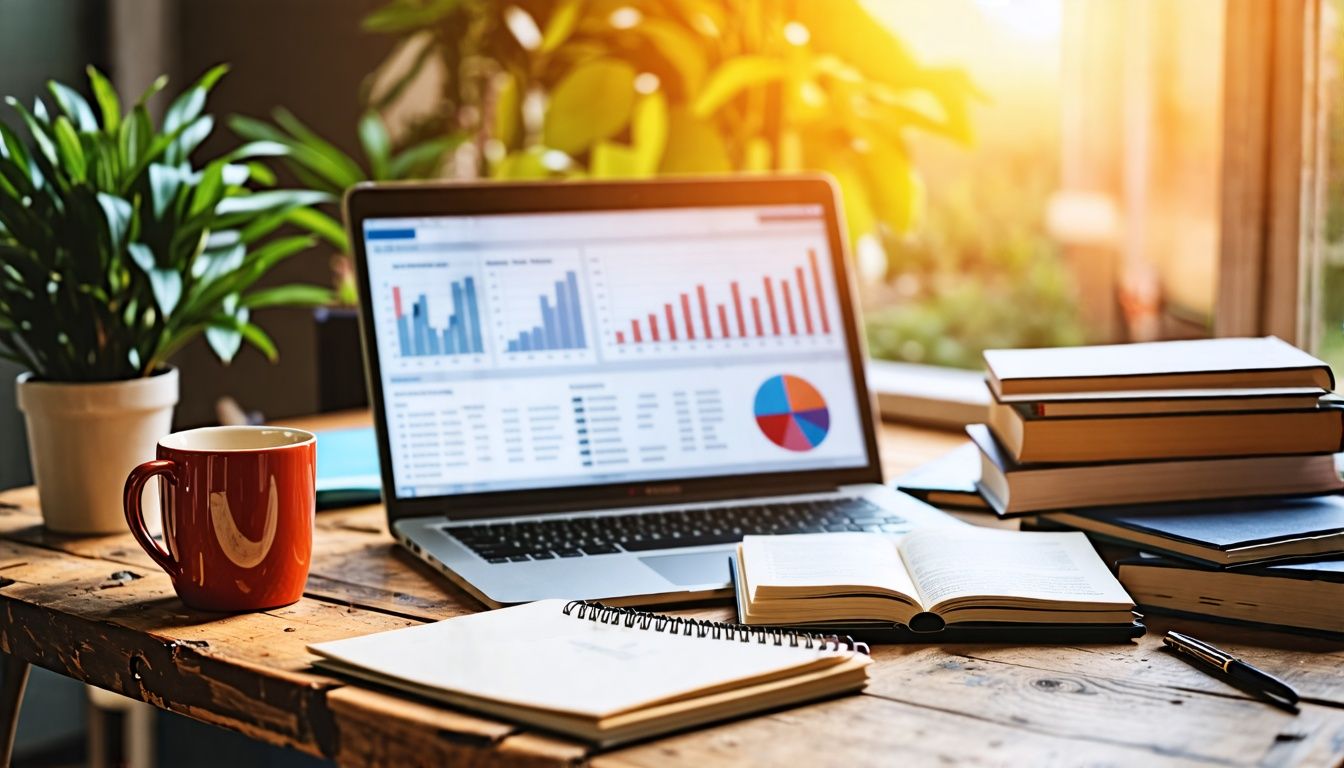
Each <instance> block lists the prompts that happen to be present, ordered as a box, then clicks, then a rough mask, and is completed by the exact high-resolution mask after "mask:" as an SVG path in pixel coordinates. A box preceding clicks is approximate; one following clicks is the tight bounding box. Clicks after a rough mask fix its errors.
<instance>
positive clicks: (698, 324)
mask: <svg viewBox="0 0 1344 768" xmlns="http://www.w3.org/2000/svg"><path fill="white" fill-rule="evenodd" d="M769 271H770V272H771V273H772V274H761V275H757V276H753V277H751V278H744V279H738V280H728V281H727V282H726V283H724V282H723V281H717V282H710V281H708V280H706V281H696V282H690V283H688V284H686V285H685V287H684V289H683V290H678V291H675V292H672V293H669V295H667V296H666V297H659V298H660V299H661V301H657V302H650V303H649V305H648V306H646V307H645V308H644V311H642V312H639V313H638V314H634V315H633V316H631V317H629V318H624V319H621V320H620V321H618V322H619V324H618V325H617V327H616V330H615V334H614V335H615V342H616V344H617V345H619V346H631V345H656V344H671V343H676V342H685V341H696V340H700V341H716V340H717V341H723V340H732V339H764V338H776V339H782V338H802V337H816V336H830V335H831V332H832V319H831V315H830V311H831V305H832V304H833V302H831V301H828V299H827V291H826V288H825V286H824V283H823V278H822V272H821V267H820V265H819V264H818V259H817V254H816V251H815V250H812V249H809V250H808V251H807V254H806V257H805V259H804V264H802V265H799V266H795V267H792V268H791V269H779V270H774V269H772V270H769ZM716 297H717V298H716ZM748 318H750V322H748Z"/></svg>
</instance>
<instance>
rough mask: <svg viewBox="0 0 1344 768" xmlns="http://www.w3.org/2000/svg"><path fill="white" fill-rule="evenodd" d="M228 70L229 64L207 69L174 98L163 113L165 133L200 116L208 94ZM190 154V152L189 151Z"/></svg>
mask: <svg viewBox="0 0 1344 768" xmlns="http://www.w3.org/2000/svg"><path fill="white" fill-rule="evenodd" d="M228 71H229V66H228V65H227V64H217V65H215V66H213V67H211V68H210V69H208V70H206V72H205V74H203V75H201V79H199V80H197V81H196V83H195V84H194V85H192V86H191V87H190V88H188V89H187V90H186V91H184V92H183V93H182V95H180V96H178V97H177V98H176V99H174V100H173V103H172V104H170V105H169V106H168V111H167V112H165V113H164V115H163V130H164V133H172V132H173V131H175V130H177V129H178V128H181V127H182V126H184V125H187V124H189V123H191V122H193V121H195V120H196V119H197V118H198V117H200V115H201V112H202V111H203V110H204V109H205V97H206V94H208V93H209V92H210V89H211V88H213V87H215V83H217V82H219V79H220V78H221V77H223V76H224V75H225V73H227V72H228ZM207 133H209V131H207ZM188 154H190V152H189V151H188Z"/></svg>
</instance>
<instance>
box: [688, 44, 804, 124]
mask: <svg viewBox="0 0 1344 768" xmlns="http://www.w3.org/2000/svg"><path fill="white" fill-rule="evenodd" d="M788 74H789V66H788V63H787V62H784V61H782V60H780V59H772V58H769V57H767V56H738V57H736V58H734V59H729V60H728V61H727V62H725V63H724V64H723V66H721V67H719V68H718V69H716V70H714V74H712V75H710V76H709V82H708V83H706V84H705V88H704V90H703V91H701V92H700V95H699V97H697V98H696V100H695V104H694V106H692V107H691V110H692V111H693V112H694V113H695V115H696V117H707V116H709V115H712V114H714V113H715V112H717V111H718V110H719V108H720V107H722V106H723V105H724V104H726V103H727V102H728V100H729V99H731V98H733V97H734V96H736V95H738V94H739V93H741V92H742V91H744V90H746V89H748V88H753V87H756V86H760V85H765V84H767V83H771V82H776V81H779V80H782V79H784V78H785V77H787V76H788Z"/></svg>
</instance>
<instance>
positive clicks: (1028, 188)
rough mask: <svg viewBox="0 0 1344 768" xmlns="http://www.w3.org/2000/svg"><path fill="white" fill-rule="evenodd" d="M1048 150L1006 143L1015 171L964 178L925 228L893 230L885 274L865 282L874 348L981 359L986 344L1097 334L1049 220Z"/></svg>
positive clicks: (885, 353) (962, 361)
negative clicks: (1081, 310)
mask: <svg viewBox="0 0 1344 768" xmlns="http://www.w3.org/2000/svg"><path fill="white" fill-rule="evenodd" d="M1042 156H1045V157H1048V156H1049V155H1048V154H1044V153H1039V152H1035V151H1031V150H1030V149H1026V150H1020V151H1018V152H1016V153H1011V152H1007V151H1003V150H1000V151H999V152H998V154H997V157H998V162H1000V163H1003V164H1004V165H1005V166H1006V167H1007V169H1008V172H1002V173H996V174H984V175H981V176H978V177H976V178H975V179H974V180H971V179H966V178H959V179H957V181H956V183H954V184H952V185H950V186H949V187H948V188H947V189H944V190H941V194H940V195H939V197H938V201H939V204H938V205H934V206H930V208H929V213H928V216H927V217H926V218H925V220H924V222H923V224H922V225H921V226H920V227H919V229H918V230H916V231H914V232H911V233H909V234H906V235H903V236H890V237H888V238H887V239H886V241H885V243H884V246H885V252H886V254H887V258H886V261H885V274H884V275H883V279H882V280H881V282H880V284H878V285H876V286H868V287H867V291H866V292H867V294H868V295H867V297H866V298H867V303H868V304H869V305H870V306H871V307H873V309H871V310H870V311H868V312H867V313H866V316H867V317H866V320H867V331H868V342H869V351H870V352H871V353H872V355H873V356H874V357H879V358H885V359H890V360H904V361H908V362H915V363H926V364H931V365H946V366H954V367H958V368H980V367H981V365H982V364H983V359H982V357H981V353H982V352H983V351H984V350H986V349H992V348H997V347H1057V346H1069V345H1076V344H1084V343H1086V342H1087V341H1089V339H1088V338H1087V337H1086V334H1085V333H1084V329H1083V326H1082V324H1081V323H1080V321H1079V318H1078V310H1077V301H1076V291H1075V287H1074V284H1073V280H1072V278H1071V274H1070V271H1069V268H1068V266H1067V264H1065V262H1064V257H1063V254H1062V253H1061V249H1060V247H1059V245H1058V243H1057V242H1056V241H1055V240H1054V239H1053V238H1052V237H1051V236H1050V234H1049V232H1048V231H1047V228H1046V222H1045V220H1044V218H1045V217H1044V212H1045V210H1046V201H1047V200H1048V198H1049V196H1050V193H1051V190H1052V189H1053V187H1054V185H1055V183H1056V171H1055V169H1054V168H1052V167H1050V164H1049V163H1043V162H1042V161H1041V158H1042Z"/></svg>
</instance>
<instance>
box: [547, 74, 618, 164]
mask: <svg viewBox="0 0 1344 768" xmlns="http://www.w3.org/2000/svg"><path fill="white" fill-rule="evenodd" d="M634 100H635V70H634V69H633V68H632V67H631V66H630V65H629V64H626V63H625V62H623V61H616V60H613V59H594V60H590V61H585V62H583V63H581V64H579V65H578V66H576V67H575V68H574V69H573V70H571V71H570V72H569V74H567V75H565V77H564V79H563V80H561V81H560V82H559V83H558V84H557V85H556V86H555V88H554V89H553V90H552V91H551V102H550V104H549V105H548V106H547V108H546V121H545V124H544V126H543V127H542V135H543V141H544V143H545V144H546V145H547V146H548V147H554V148H555V149H558V150H560V151H562V152H565V153H566V154H569V155H579V154H582V153H583V152H584V151H586V150H587V149H588V148H589V147H590V146H592V145H593V143H594V142H597V141H600V140H602V139H607V138H610V137H612V136H614V135H615V134H616V133H619V132H620V131H621V129H622V128H624V127H625V125H626V123H627V122H629V120H630V109H631V107H632V106H633V104H634Z"/></svg>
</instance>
